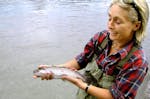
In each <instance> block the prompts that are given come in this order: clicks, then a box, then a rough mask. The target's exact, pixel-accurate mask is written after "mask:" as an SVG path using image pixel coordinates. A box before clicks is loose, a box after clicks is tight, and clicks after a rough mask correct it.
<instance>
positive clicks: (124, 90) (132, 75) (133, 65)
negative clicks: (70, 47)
mask: <svg viewBox="0 0 150 99" xmlns="http://www.w3.org/2000/svg"><path fill="white" fill-rule="evenodd" d="M99 35H100V37H99ZM106 36H109V32H107V31H103V32H99V33H96V34H95V35H94V37H93V38H91V40H90V41H89V42H88V43H87V44H86V46H85V48H84V51H83V52H82V53H81V54H79V55H78V56H76V60H77V62H78V64H79V65H80V67H81V68H84V67H86V65H87V64H88V63H89V62H91V60H92V58H93V56H94V54H96V53H95V51H94V49H95V42H96V41H98V43H99V44H100V43H101V42H102V41H103V39H104V38H105V37H106ZM111 44H112V41H111V40H109V42H108V44H107V45H106V48H105V49H104V50H103V51H102V52H100V54H99V55H98V56H97V58H96V62H97V66H101V68H102V69H103V70H104V72H105V73H106V74H108V75H111V74H112V73H113V70H114V69H115V64H116V63H118V61H120V60H121V59H123V58H125V57H126V55H127V54H128V52H129V51H130V50H131V48H132V47H133V44H134V42H131V43H129V44H128V45H127V46H125V47H124V48H123V49H122V50H120V51H118V52H117V53H114V54H112V55H108V53H109V50H110V47H111ZM147 70H148V63H147V61H146V59H145V57H144V54H143V50H142V47H140V48H139V49H138V50H136V51H135V52H134V53H133V55H131V57H130V59H129V60H128V61H127V63H125V64H124V65H123V67H122V69H121V70H120V72H119V74H118V75H116V78H115V83H114V84H113V85H112V86H111V87H110V89H109V90H110V92H111V94H112V96H113V97H114V98H115V99H125V98H126V99H133V98H135V95H136V93H137V90H138V88H139V86H140V85H141V83H142V82H143V79H144V77H145V75H146V73H147Z"/></svg>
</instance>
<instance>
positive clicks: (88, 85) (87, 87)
mask: <svg viewBox="0 0 150 99" xmlns="http://www.w3.org/2000/svg"><path fill="white" fill-rule="evenodd" d="M89 87H90V84H87V85H86V87H85V92H88V89H89Z"/></svg>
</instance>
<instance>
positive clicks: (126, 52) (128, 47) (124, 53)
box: [118, 41, 134, 59]
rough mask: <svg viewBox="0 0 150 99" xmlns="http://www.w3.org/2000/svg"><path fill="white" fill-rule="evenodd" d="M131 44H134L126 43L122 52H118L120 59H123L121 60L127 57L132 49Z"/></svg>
mask: <svg viewBox="0 0 150 99" xmlns="http://www.w3.org/2000/svg"><path fill="white" fill-rule="evenodd" d="M133 44H134V42H133V41H132V42H130V43H128V44H127V45H126V46H125V47H124V48H123V49H122V50H120V51H119V52H118V53H119V54H120V56H121V59H123V58H125V57H126V56H127V55H128V53H129V51H130V50H131V49H132V47H133Z"/></svg>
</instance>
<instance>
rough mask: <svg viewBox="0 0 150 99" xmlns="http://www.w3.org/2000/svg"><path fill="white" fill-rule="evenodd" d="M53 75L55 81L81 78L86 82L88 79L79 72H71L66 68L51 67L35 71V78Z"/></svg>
mask: <svg viewBox="0 0 150 99" xmlns="http://www.w3.org/2000/svg"><path fill="white" fill-rule="evenodd" d="M47 73H52V76H53V78H54V79H61V77H62V76H64V75H66V76H71V77H75V78H79V79H81V80H82V81H84V82H86V77H85V76H84V75H82V74H81V73H79V72H78V71H74V70H71V69H69V68H65V67H57V66H50V67H46V68H42V69H36V70H34V71H33V74H34V76H37V77H42V75H44V74H47Z"/></svg>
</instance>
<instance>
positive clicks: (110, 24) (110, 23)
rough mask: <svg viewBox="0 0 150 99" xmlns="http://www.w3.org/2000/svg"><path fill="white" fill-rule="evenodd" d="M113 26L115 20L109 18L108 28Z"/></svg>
mask: <svg viewBox="0 0 150 99" xmlns="http://www.w3.org/2000/svg"><path fill="white" fill-rule="evenodd" d="M113 28H114V23H113V20H108V29H113Z"/></svg>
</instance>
